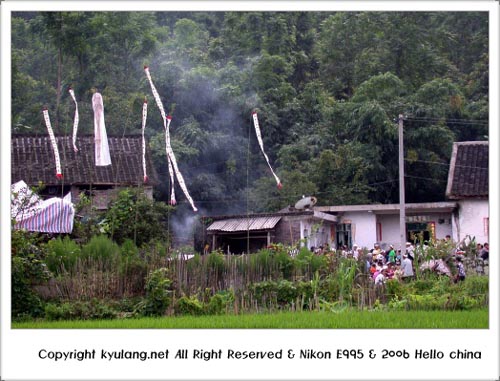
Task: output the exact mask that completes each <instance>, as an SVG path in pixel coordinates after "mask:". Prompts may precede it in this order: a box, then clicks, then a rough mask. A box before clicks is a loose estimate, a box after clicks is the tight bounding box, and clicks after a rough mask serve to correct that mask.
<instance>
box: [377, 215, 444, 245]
mask: <svg viewBox="0 0 500 381" xmlns="http://www.w3.org/2000/svg"><path fill="white" fill-rule="evenodd" d="M425 214H426V215H430V216H433V214H432V213H425ZM377 219H378V222H380V223H381V224H382V240H381V244H382V245H384V244H387V245H390V244H393V245H394V247H395V248H397V249H399V248H400V246H401V242H400V238H399V215H392V214H381V215H378V216H377ZM440 219H442V220H444V221H443V223H442V224H440V223H439V220H440ZM450 220H451V213H450V214H449V215H445V214H436V215H435V216H433V217H432V221H433V222H435V226H436V239H438V240H439V239H444V238H445V237H446V236H447V235H450V236H452V226H451V224H450ZM428 222H431V221H428Z"/></svg>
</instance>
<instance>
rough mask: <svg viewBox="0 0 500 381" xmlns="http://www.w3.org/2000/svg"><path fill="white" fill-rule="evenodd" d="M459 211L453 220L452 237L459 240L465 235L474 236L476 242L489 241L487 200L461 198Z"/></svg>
mask: <svg viewBox="0 0 500 381" xmlns="http://www.w3.org/2000/svg"><path fill="white" fill-rule="evenodd" d="M458 207H459V213H458V218H456V220H455V226H454V229H455V231H454V232H453V233H454V234H453V238H454V239H455V240H457V241H461V240H462V239H464V238H465V237H467V236H470V237H471V238H472V237H476V242H479V243H485V242H489V226H488V225H489V223H488V222H487V221H486V220H485V219H489V203H488V200H461V201H459V202H458Z"/></svg>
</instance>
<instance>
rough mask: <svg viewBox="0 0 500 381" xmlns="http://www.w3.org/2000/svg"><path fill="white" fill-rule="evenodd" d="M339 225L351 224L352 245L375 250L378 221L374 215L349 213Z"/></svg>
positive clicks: (341, 219)
mask: <svg viewBox="0 0 500 381" xmlns="http://www.w3.org/2000/svg"><path fill="white" fill-rule="evenodd" d="M338 223H339V224H349V223H350V224H351V234H352V243H353V244H357V245H358V246H359V247H366V248H368V249H371V248H373V244H374V243H375V242H377V230H376V229H377V221H376V216H375V214H374V213H369V212H365V211H363V212H348V213H345V214H344V215H343V216H342V217H341V218H340V219H339V221H338Z"/></svg>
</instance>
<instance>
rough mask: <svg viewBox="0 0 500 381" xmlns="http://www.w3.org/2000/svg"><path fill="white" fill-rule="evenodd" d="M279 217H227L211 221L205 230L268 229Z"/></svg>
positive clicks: (239, 230) (238, 230)
mask: <svg viewBox="0 0 500 381" xmlns="http://www.w3.org/2000/svg"><path fill="white" fill-rule="evenodd" d="M280 219H281V216H274V217H249V218H229V219H227V220H219V221H215V222H213V223H212V224H211V225H210V226H209V227H208V228H207V231H212V232H215V231H221V232H243V231H247V230H269V229H273V228H274V227H275V226H276V224H277V223H278V222H279V220H280Z"/></svg>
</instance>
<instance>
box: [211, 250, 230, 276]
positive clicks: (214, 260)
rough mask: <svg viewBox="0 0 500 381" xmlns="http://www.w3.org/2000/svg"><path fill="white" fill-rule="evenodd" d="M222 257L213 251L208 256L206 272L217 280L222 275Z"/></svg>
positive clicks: (223, 266)
mask: <svg viewBox="0 0 500 381" xmlns="http://www.w3.org/2000/svg"><path fill="white" fill-rule="evenodd" d="M225 265H226V263H225V261H224V255H222V253H220V252H218V251H213V252H211V253H210V254H209V255H208V259H207V270H208V271H209V272H210V273H211V274H213V275H214V276H216V277H217V278H218V279H219V278H221V277H222V276H223V274H224V268H225Z"/></svg>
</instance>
